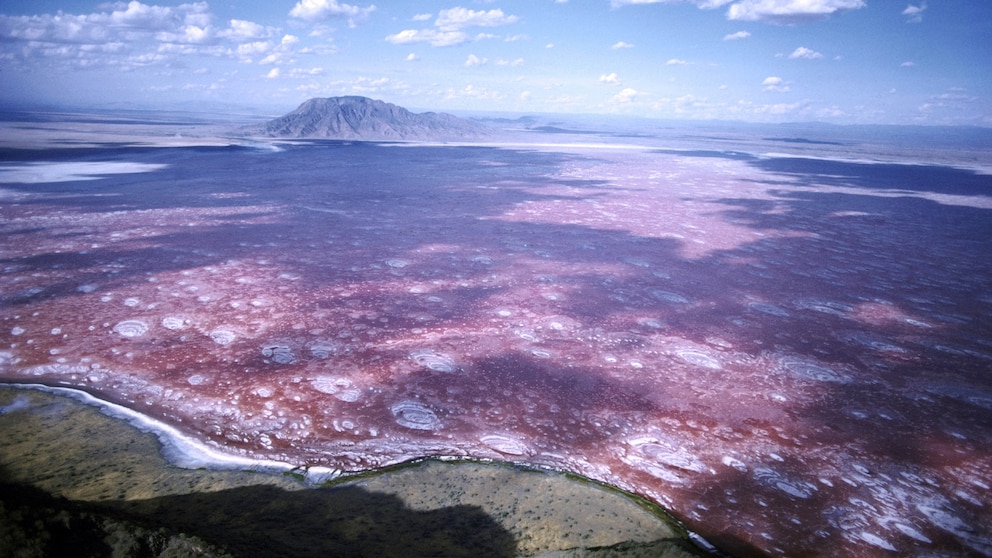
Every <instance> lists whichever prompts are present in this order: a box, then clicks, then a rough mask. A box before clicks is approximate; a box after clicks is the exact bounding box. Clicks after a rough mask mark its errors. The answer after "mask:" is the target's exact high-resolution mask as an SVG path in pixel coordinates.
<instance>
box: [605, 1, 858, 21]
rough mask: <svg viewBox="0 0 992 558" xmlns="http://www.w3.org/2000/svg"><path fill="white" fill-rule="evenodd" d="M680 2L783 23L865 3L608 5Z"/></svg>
mask: <svg viewBox="0 0 992 558" xmlns="http://www.w3.org/2000/svg"><path fill="white" fill-rule="evenodd" d="M680 1H682V2H686V3H689V4H693V5H695V6H696V7H698V8H701V9H704V10H705V9H713V8H720V7H723V6H726V5H728V4H729V6H728V8H727V19H731V20H737V21H763V22H768V23H784V24H791V23H801V22H804V21H812V20H816V19H823V18H825V17H829V16H831V15H833V14H834V13H836V12H841V11H846V10H857V9H860V8H863V7H865V5H866V4H865V0H610V6H611V7H613V8H621V7H623V6H634V5H639V4H674V3H677V2H680Z"/></svg>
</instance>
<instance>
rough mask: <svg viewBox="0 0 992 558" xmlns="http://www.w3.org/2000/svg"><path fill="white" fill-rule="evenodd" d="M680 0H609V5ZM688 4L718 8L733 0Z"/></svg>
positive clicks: (634, 4) (662, 2)
mask: <svg viewBox="0 0 992 558" xmlns="http://www.w3.org/2000/svg"><path fill="white" fill-rule="evenodd" d="M679 1H680V0H610V6H611V7H613V8H620V7H623V6H636V5H638V4H674V3H676V2H679ZM687 1H688V2H689V3H690V4H695V5H696V6H698V7H700V8H704V9H710V8H719V7H720V6H723V5H724V4H729V3H730V2H732V1H733V0H687Z"/></svg>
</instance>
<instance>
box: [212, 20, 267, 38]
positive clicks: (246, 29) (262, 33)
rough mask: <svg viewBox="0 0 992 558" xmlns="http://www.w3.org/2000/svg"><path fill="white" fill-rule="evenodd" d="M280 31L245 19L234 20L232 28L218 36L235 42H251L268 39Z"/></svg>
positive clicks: (231, 24)
mask: <svg viewBox="0 0 992 558" xmlns="http://www.w3.org/2000/svg"><path fill="white" fill-rule="evenodd" d="M277 31H278V30H277V29H276V28H274V27H266V26H264V25H259V24H257V23H255V22H253V21H245V20H243V19H232V20H231V23H230V27H228V28H227V29H225V30H223V31H220V32H219V33H217V35H218V36H221V37H226V38H230V39H233V40H240V41H250V40H253V39H267V38H269V37H271V36H272V35H274V34H275V33H276V32H277Z"/></svg>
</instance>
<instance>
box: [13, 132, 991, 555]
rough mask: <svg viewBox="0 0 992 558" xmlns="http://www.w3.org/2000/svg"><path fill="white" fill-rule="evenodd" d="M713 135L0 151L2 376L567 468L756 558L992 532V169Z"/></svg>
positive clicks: (940, 544) (269, 434)
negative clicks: (648, 142)
mask: <svg viewBox="0 0 992 558" xmlns="http://www.w3.org/2000/svg"><path fill="white" fill-rule="evenodd" d="M700 141H703V140H698V141H697V142H696V144H695V145H694V146H693V149H692V150H679V149H672V148H671V147H670V146H669V147H664V146H661V147H659V146H653V147H649V146H641V147H636V146H623V145H619V144H613V145H598V146H597V145H558V146H553V145H545V146H538V145H536V144H535V145H516V146H446V145H376V144H361V143H341V142H316V143H305V142H303V143H295V144H284V145H281V146H278V147H275V148H266V147H265V146H260V147H243V146H230V147H171V148H139V147H126V146H122V147H113V146H105V147H92V148H75V149H62V150H35V151H28V150H7V151H4V152H3V154H2V155H3V157H2V158H0V217H2V220H0V234H2V236H0V239H2V240H0V272H2V275H0V296H2V298H0V378H2V379H4V380H6V381H10V382H32V383H43V384H47V385H52V386H64V387H74V388H79V389H82V390H85V391H86V392H88V393H91V394H93V395H95V396H97V397H99V398H102V399H105V400H107V401H111V402H115V403H118V404H122V405H124V406H126V407H128V408H131V409H133V410H135V411H138V412H140V413H142V414H145V415H147V416H149V417H152V418H154V419H157V420H160V421H162V422H164V423H166V424H169V425H172V426H174V427H176V428H178V429H179V430H181V431H182V432H184V433H185V434H186V435H188V436H190V437H192V438H195V439H198V440H201V441H203V442H204V443H206V444H207V445H208V446H210V447H213V448H216V449H217V450H219V451H222V452H224V453H228V454H231V455H236V456H242V457H250V458H253V459H259V460H274V461H280V462H286V463H290V464H293V465H302V466H310V467H327V468H331V469H334V470H340V471H357V470H364V469H370V468H375V467H381V466H384V465H388V464H394V463H398V462H402V461H405V460H409V459H412V458H416V457H421V456H434V455H437V456H455V457H474V458H487V459H498V460H504V461H512V462H517V463H524V464H529V465H537V466H544V467H551V468H556V469H563V470H567V471H572V472H576V473H579V474H582V475H585V476H588V477H591V478H594V479H597V480H601V481H604V482H607V483H610V484H612V485H615V486H618V487H621V488H624V489H628V490H631V491H633V492H636V493H638V494H641V495H644V496H646V497H648V498H650V499H652V500H654V501H655V502H658V503H659V504H661V505H663V506H664V507H666V508H667V509H669V510H670V511H672V513H673V514H674V515H676V516H677V517H678V518H680V519H681V520H683V521H684V522H685V523H686V524H687V525H688V526H689V528H691V529H693V530H694V531H696V532H698V533H700V534H701V535H702V536H703V537H704V538H706V539H707V540H709V541H711V542H713V543H715V544H717V545H718V546H721V547H722V548H724V549H727V550H729V551H731V552H735V553H740V554H744V555H746V554H749V553H767V554H771V555H781V556H799V555H820V556H889V555H902V556H923V555H927V556H966V555H992V527H990V525H992V509H990V508H992V499H990V498H989V496H988V493H989V489H990V485H992V376H990V373H992V319H990V318H989V316H992V257H989V256H990V254H992V176H990V175H989V174H986V173H984V172H983V171H981V170H974V168H973V165H972V166H971V167H969V166H967V165H965V164H963V163H962V164H960V165H958V164H955V162H954V161H946V160H945V161H941V162H940V163H939V164H938V163H926V164H921V162H920V161H919V160H918V158H917V157H916V154H910V155H906V154H905V153H903V152H892V153H889V156H888V157H887V158H886V159H885V160H884V161H877V160H876V161H868V160H863V159H862V160H854V159H851V158H850V157H841V156H824V155H823V154H822V153H819V152H818V151H817V149H811V150H810V151H809V152H797V151H796V150H795V149H793V150H792V151H791V153H792V154H791V155H784V154H779V155H768V154H763V153H766V152H767V151H771V150H773V149H772V148H778V149H779V150H780V151H781V150H786V151H787V149H786V148H789V147H795V146H789V145H783V144H782V142H781V141H780V142H779V143H778V144H775V142H774V141H771V142H770V141H768V140H767V139H766V140H764V142H758V141H757V140H756V141H755V144H754V149H753V150H745V149H742V148H741V143H740V141H738V142H737V143H735V144H734V145H735V146H736V147H735V148H734V150H727V149H724V148H722V147H721V144H720V143H719V142H718V141H716V140H713V141H712V144H713V146H710V147H706V146H704V147H702V148H701V147H699V142H700ZM672 145H679V144H677V142H672ZM824 145H825V146H826V145H830V146H832V145H834V144H824ZM270 147H271V146H270ZM745 147H746V146H745ZM802 147H806V146H802ZM901 153H902V155H901ZM812 155H816V157H813V156H812ZM828 155H829V154H828ZM900 157H902V159H900ZM924 163H925V162H924ZM0 412H2V410H0Z"/></svg>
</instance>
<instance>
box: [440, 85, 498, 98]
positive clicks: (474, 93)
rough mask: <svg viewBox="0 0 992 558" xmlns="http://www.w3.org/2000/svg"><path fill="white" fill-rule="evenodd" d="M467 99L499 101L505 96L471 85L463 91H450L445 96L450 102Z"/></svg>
mask: <svg viewBox="0 0 992 558" xmlns="http://www.w3.org/2000/svg"><path fill="white" fill-rule="evenodd" d="M465 97H468V98H472V99H485V100H490V101H497V100H499V99H502V98H503V94H502V93H499V92H498V91H490V90H488V89H486V88H485V87H476V86H474V85H472V84H471V83H470V84H468V85H466V86H465V87H464V88H462V89H448V90H447V91H446V93H445V96H444V98H445V99H449V100H450V99H458V98H465Z"/></svg>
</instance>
